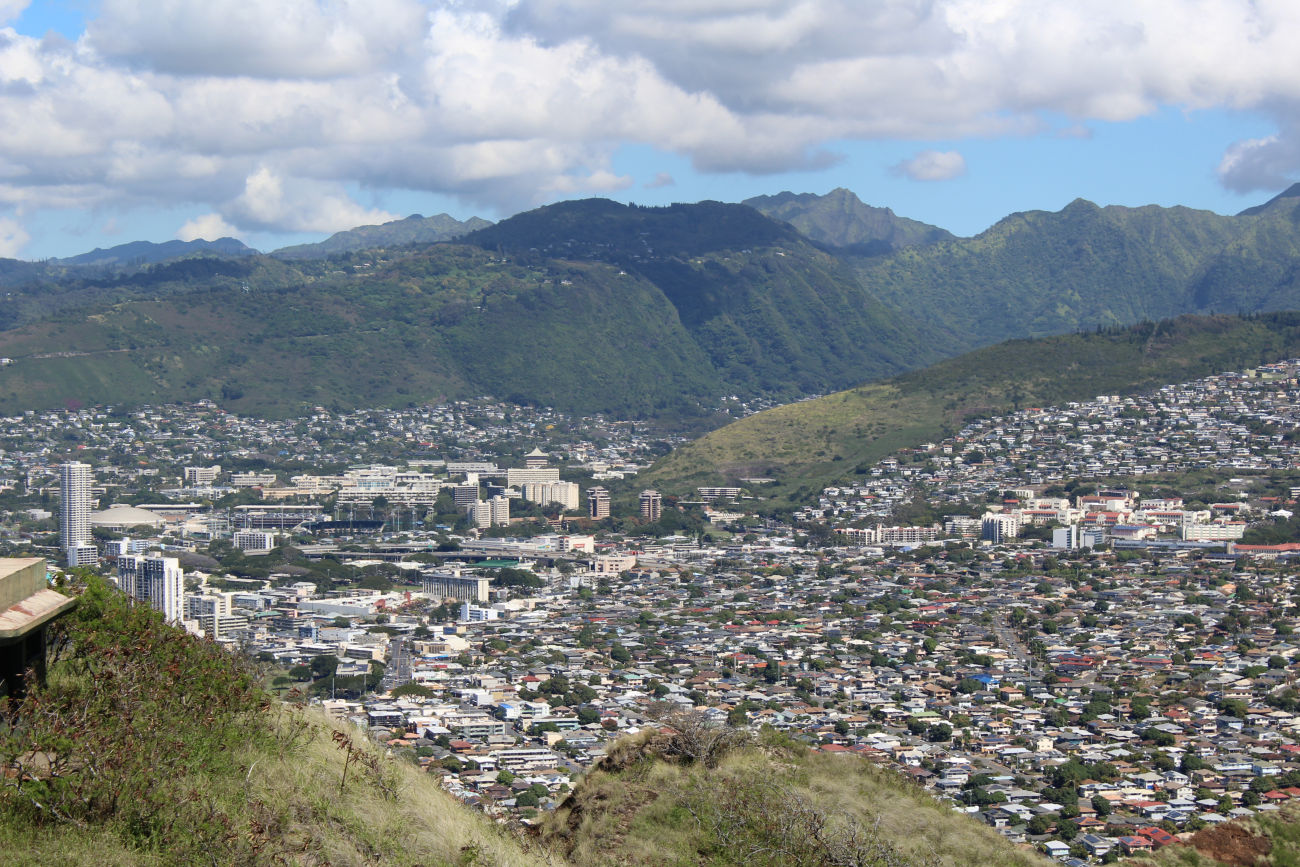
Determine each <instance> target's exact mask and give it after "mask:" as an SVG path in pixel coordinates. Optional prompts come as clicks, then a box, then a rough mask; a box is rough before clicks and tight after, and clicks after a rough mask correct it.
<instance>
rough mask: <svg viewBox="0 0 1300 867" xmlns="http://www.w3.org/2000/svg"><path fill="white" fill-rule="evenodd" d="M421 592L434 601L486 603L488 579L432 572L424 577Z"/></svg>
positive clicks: (480, 576)
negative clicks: (449, 600)
mask: <svg viewBox="0 0 1300 867" xmlns="http://www.w3.org/2000/svg"><path fill="white" fill-rule="evenodd" d="M423 585H424V586H423V588H422V589H423V590H424V592H425V593H427V594H428V595H430V596H432V597H434V598H435V599H455V600H456V601H457V602H487V601H488V579H487V578H486V577H485V576H482V575H466V576H461V575H457V574H448V573H445V572H434V573H433V574H430V575H425V576H424V581H423Z"/></svg>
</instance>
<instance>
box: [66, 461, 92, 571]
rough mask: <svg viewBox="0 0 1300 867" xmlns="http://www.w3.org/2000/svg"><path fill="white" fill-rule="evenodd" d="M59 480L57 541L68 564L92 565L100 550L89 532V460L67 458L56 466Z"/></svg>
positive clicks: (71, 565) (70, 565)
mask: <svg viewBox="0 0 1300 867" xmlns="http://www.w3.org/2000/svg"><path fill="white" fill-rule="evenodd" d="M59 481H60V493H61V496H62V502H61V503H60V504H59V544H60V545H61V546H62V548H63V553H64V555H65V556H66V558H67V563H68V566H69V567H73V566H94V565H95V564H96V563H98V562H99V553H98V552H97V551H96V549H95V543H94V540H93V538H92V537H91V535H90V481H91V480H90V464H83V463H81V462H80V461H68V462H67V463H66V464H63V465H62V466H60V467H59Z"/></svg>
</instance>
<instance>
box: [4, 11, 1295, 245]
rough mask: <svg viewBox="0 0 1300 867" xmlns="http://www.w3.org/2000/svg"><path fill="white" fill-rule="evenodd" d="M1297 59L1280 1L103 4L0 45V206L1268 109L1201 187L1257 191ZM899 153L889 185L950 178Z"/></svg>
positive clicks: (537, 172)
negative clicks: (69, 25)
mask: <svg viewBox="0 0 1300 867" xmlns="http://www.w3.org/2000/svg"><path fill="white" fill-rule="evenodd" d="M23 5H24V4H23V3H22V0H0V24H2V23H3V21H4V20H5V16H6V15H8V16H9V17H10V18H11V19H12V17H13V16H14V15H15V14H17V13H18V12H20V11H21V10H22V7H23ZM1297 43H1300V4H1296V3H1294V2H1292V0H1123V2H1121V0H1097V2H1095V3H1088V4H1079V3H1077V2H1075V0H881V2H876V3H871V4H863V3H860V2H854V0H639V2H633V0H628V2H622V3H609V2H607V0H530V2H527V3H521V2H517V0H282V2H276V3H262V4H250V3H247V2H241V0H208V2H204V3H193V2H186V0H147V2H146V0H103V2H102V3H100V4H99V6H98V13H97V16H96V17H95V19H94V20H93V21H92V22H91V23H90V25H89V27H88V29H87V32H86V33H85V34H84V35H83V36H82V38H81V39H79V40H78V41H77V42H76V43H68V42H66V41H62V40H55V39H50V40H43V39H41V40H38V39H31V38H28V37H25V36H21V35H19V34H17V33H15V32H14V31H12V30H7V29H5V30H0V206H6V207H8V208H10V209H14V208H23V209H25V208H91V207H99V208H112V207H140V206H148V205H159V206H177V205H190V206H192V205H193V203H201V204H202V206H204V207H205V208H206V209H208V210H210V211H211V213H212V214H213V215H215V216H216V218H218V219H220V220H223V221H224V222H225V224H226V225H227V226H228V227H230V228H234V229H240V230H245V231H247V230H272V231H276V230H278V231H333V230H336V229H339V228H345V227H347V226H348V225H354V224H356V223H360V222H378V221H381V220H383V219H385V218H390V217H391V216H392V215H389V214H385V213H383V212H381V211H379V210H377V209H374V208H372V207H368V206H367V205H365V204H363V203H362V202H361V201H358V198H359V197H360V196H359V194H357V193H356V192H355V191H356V190H387V189H401V190H424V191H431V192H437V193H444V194H451V195H455V196H459V197H461V198H462V199H463V200H465V201H466V203H467V204H471V205H473V206H475V207H488V208H495V209H498V210H500V211H505V212H511V211H514V210H519V209H521V208H525V207H529V206H532V205H536V204H540V203H542V202H544V201H547V200H550V199H552V198H554V197H556V196H557V195H581V194H587V193H600V192H608V191H611V190H617V189H623V188H625V187H626V186H628V185H629V184H631V183H632V181H631V179H629V178H626V177H623V176H620V175H617V174H616V173H614V172H613V171H612V170H611V168H610V166H611V162H612V157H613V154H614V153H615V152H616V151H617V149H618V148H619V147H620V146H622V145H623V144H625V143H628V142H635V143H641V144H645V145H649V146H651V147H654V148H658V149H661V150H665V151H669V152H673V153H676V154H680V155H682V156H684V157H686V158H689V159H690V160H691V161H692V162H693V164H694V166H695V167H696V168H697V169H699V170H702V171H728V172H735V171H740V172H750V173H763V172H782V171H790V170H795V169H817V168H825V167H827V166H831V165H834V164H835V162H836V161H837V160H838V159H840V156H839V155H838V154H837V153H836V152H835V151H834V147H833V144H832V143H834V142H836V141H845V140H854V139H882V138H893V139H923V140H951V139H956V138H960V137H963V136H972V135H978V136H994V135H1050V134H1054V130H1057V129H1059V128H1060V127H1061V121H1060V120H1059V118H1064V119H1065V121H1064V122H1065V124H1066V125H1067V128H1068V127H1069V126H1075V127H1077V128H1080V129H1082V128H1085V127H1086V124H1087V123H1088V122H1089V121H1094V120H1103V121H1123V120H1128V119H1132V118H1136V117H1139V116H1141V115H1143V114H1147V113H1150V112H1152V111H1155V110H1156V109H1158V108H1159V107H1161V106H1167V105H1173V106H1178V107H1181V108H1183V109H1186V110H1195V109H1199V108H1210V107H1218V108H1229V109H1252V110H1257V111H1263V112H1270V113H1272V115H1273V116H1275V117H1276V118H1277V119H1278V124H1279V128H1278V133H1277V135H1276V136H1274V137H1273V138H1271V139H1268V140H1261V141H1257V142H1242V143H1239V144H1238V145H1236V146H1234V147H1233V148H1232V149H1231V150H1229V151H1228V153H1227V154H1225V157H1224V164H1223V166H1221V168H1220V174H1221V177H1222V178H1223V182H1224V183H1225V184H1226V185H1228V186H1230V187H1232V188H1234V189H1244V188H1247V187H1251V186H1252V185H1256V186H1258V185H1264V186H1277V184H1276V183H1275V181H1276V180H1277V179H1279V178H1282V177H1284V176H1286V175H1288V174H1293V173H1295V172H1296V171H1297V169H1300V76H1297V75H1296V74H1295V60H1294V56H1295V48H1294V46H1295V45H1296V44H1297ZM1188 46H1195V50H1189V48H1188ZM1048 118H1051V119H1052V120H1050V121H1049V120H1048ZM922 157H924V155H918V157H917V158H915V159H914V160H910V161H907V162H906V163H904V164H903V165H902V166H900V170H903V171H906V172H907V174H908V176H910V177H918V178H921V177H930V178H936V177H944V176H948V177H951V176H952V175H951V174H945V172H949V173H951V172H953V171H956V170H957V169H958V168H960V162H959V158H957V159H954V158H953V157H951V156H949V157H947V159H946V161H945V160H943V159H937V158H935V157H930V158H926V159H922Z"/></svg>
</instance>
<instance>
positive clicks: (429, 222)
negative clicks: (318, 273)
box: [271, 214, 492, 259]
mask: <svg viewBox="0 0 1300 867" xmlns="http://www.w3.org/2000/svg"><path fill="white" fill-rule="evenodd" d="M490 225H492V224H491V223H489V222H488V221H487V220H484V219H481V218H479V217H470V218H469V219H468V220H464V221H462V220H457V219H456V218H455V217H452V216H450V215H448V214H438V215H437V216H435V217H424V216H421V215H420V214H412V215H411V216H409V217H406V218H404V219H401V220H393V221H391V222H388V223H382V224H380V225H378V226H358V227H356V228H355V229H348V230H346V231H343V232H335V233H334V234H333V235H330V236H329V237H328V238H326V239H325V240H324V241H321V242H319V243H316V244H295V245H294V246H292V247H281V248H280V249H278V250H276V251H274V252H273V253H272V254H271V255H272V256H276V257H279V258H281V259H325V258H327V257H329V256H333V255H336V254H338V253H351V252H355V251H357V250H377V249H381V248H386V247H400V246H403V245H408V244H436V243H439V242H441V241H450V240H453V239H454V238H459V237H460V236H461V235H465V234H467V233H469V232H473V231H474V230H476V229H483V228H486V227H488V226H490Z"/></svg>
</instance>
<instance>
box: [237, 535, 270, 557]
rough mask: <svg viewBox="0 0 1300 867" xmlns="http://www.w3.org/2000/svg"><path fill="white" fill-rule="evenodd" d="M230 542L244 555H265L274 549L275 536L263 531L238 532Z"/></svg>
mask: <svg viewBox="0 0 1300 867" xmlns="http://www.w3.org/2000/svg"><path fill="white" fill-rule="evenodd" d="M230 542H231V544H233V545H234V546H235V547H236V548H238V549H239V550H241V551H243V552H244V553H246V554H265V553H266V552H267V551H270V550H271V549H272V548H274V547H275V534H274V533H268V532H266V531H265V530H238V531H236V532H235V534H234V535H233V536H231V537H230Z"/></svg>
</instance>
